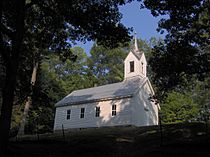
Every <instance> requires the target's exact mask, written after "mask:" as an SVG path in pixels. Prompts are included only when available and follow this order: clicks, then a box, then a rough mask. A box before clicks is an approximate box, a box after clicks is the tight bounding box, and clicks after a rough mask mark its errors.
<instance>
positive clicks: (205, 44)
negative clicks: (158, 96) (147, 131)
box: [144, 0, 210, 92]
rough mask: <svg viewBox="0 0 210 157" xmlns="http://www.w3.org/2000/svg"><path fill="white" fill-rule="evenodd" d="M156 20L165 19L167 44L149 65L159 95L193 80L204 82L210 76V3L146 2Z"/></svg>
mask: <svg viewBox="0 0 210 157" xmlns="http://www.w3.org/2000/svg"><path fill="white" fill-rule="evenodd" d="M144 7H146V8H148V9H150V11H151V13H152V15H153V16H155V17H156V16H160V15H164V16H162V19H161V20H160V21H159V28H158V31H160V32H161V33H163V32H164V31H165V32H166V38H165V41H164V42H162V43H160V44H158V45H157V46H155V47H154V49H153V50H152V57H151V59H150V62H149V65H151V67H152V71H153V72H154V79H153V80H154V81H155V84H156V85H157V86H158V87H159V91H166V92H167V91H169V90H174V89H176V88H180V87H181V86H185V85H186V83H188V81H191V78H192V76H194V77H197V78H198V79H200V80H202V79H204V78H205V77H206V74H207V73H209V72H210V51H209V45H210V40H209V38H210V24H209V22H210V11H209V9H208V8H209V7H210V2H209V0H193V1H183V0H176V1H171V0H158V1H155V2H154V1H153V0H145V1H144Z"/></svg>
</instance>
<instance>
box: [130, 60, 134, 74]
mask: <svg viewBox="0 0 210 157" xmlns="http://www.w3.org/2000/svg"><path fill="white" fill-rule="evenodd" d="M130 72H134V61H130Z"/></svg>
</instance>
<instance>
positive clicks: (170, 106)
mask: <svg viewBox="0 0 210 157" xmlns="http://www.w3.org/2000/svg"><path fill="white" fill-rule="evenodd" d="M161 115H162V121H163V122H164V123H177V122H192V121H196V120H197V118H198V115H199V107H198V105H197V104H196V103H195V102H194V101H193V99H192V98H191V97H190V96H189V95H188V94H181V93H178V92H171V93H168V96H167V98H166V100H165V101H164V103H163V104H162V105H161Z"/></svg>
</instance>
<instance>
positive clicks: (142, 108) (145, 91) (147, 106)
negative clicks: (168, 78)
mask: <svg viewBox="0 0 210 157" xmlns="http://www.w3.org/2000/svg"><path fill="white" fill-rule="evenodd" d="M150 94H152V91H151V89H150V87H149V82H148V81H147V82H145V84H144V85H143V87H142V88H141V89H140V90H139V92H137V93H136V95H135V96H134V100H135V102H136V103H135V105H134V106H133V109H132V111H133V114H132V115H133V122H134V123H133V125H135V126H148V125H157V124H158V108H157V105H155V104H154V102H151V101H150V99H149V96H150Z"/></svg>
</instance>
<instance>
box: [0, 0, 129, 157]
mask: <svg viewBox="0 0 210 157" xmlns="http://www.w3.org/2000/svg"><path fill="white" fill-rule="evenodd" d="M127 2H128V1H126V0H123V1H122V0H111V1H106V0H102V1H94V0H88V1H85V0H82V1H81V0H80V1H77V0H76V1H73V2H72V1H67V0H65V1H62V2H61V1H59V0H56V1H52V0H47V1H35V0H19V1H14V0H9V1H6V0H2V1H1V2H0V21H1V22H0V24H1V25H0V26H1V29H0V43H1V45H0V52H1V53H0V55H1V57H2V58H3V62H4V66H5V85H4V87H3V92H2V108H1V116H0V130H1V135H0V148H1V150H2V151H1V153H3V152H5V151H6V148H7V143H8V136H9V129H10V122H11V114H12V106H13V103H14V95H15V93H14V91H15V89H16V85H17V76H18V68H19V65H20V63H21V62H20V59H22V60H23V62H24V61H25V60H26V56H27V57H29V58H31V59H32V60H40V57H42V56H43V55H45V54H46V53H47V52H48V51H51V52H52V53H53V52H54V53H58V54H60V56H61V57H62V58H64V59H65V58H66V57H68V56H70V57H71V58H72V59H74V58H75V56H73V55H72V53H71V51H69V48H70V47H71V45H72V44H73V43H74V41H76V40H80V41H86V40H91V39H92V40H96V39H97V41H98V42H99V43H100V44H104V45H106V46H108V45H109V46H116V45H118V43H119V42H122V43H123V42H126V41H128V40H129V39H130V37H129V36H128V33H129V29H126V28H125V27H124V26H123V25H122V24H121V23H120V18H121V14H120V13H119V9H118V5H123V4H126V3H127ZM29 54H30V55H29ZM28 60H29V59H28ZM21 70H24V69H21ZM1 155H2V156H3V155H4V154H1Z"/></svg>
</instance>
